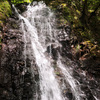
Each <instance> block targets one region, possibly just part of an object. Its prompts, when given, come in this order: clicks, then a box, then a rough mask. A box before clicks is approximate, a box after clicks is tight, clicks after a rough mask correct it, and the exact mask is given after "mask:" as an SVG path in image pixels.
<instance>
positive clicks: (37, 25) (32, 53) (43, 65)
mask: <svg viewBox="0 0 100 100" xmlns="http://www.w3.org/2000/svg"><path fill="white" fill-rule="evenodd" d="M15 11H16V13H17V15H18V16H19V19H20V20H21V30H22V32H23V40H24V53H23V54H24V59H25V68H26V67H27V64H26V63H27V62H26V60H27V58H28V59H29V60H30V62H31V71H32V75H34V68H33V67H34V65H33V61H34V60H35V63H36V65H37V67H38V72H39V85H40V91H41V93H40V99H41V100H69V99H68V98H65V97H64V96H63V93H62V92H63V90H62V86H61V85H60V82H59V81H58V79H57V77H56V74H55V70H54V67H53V66H54V64H53V62H56V63H57V67H58V68H59V69H60V70H61V73H62V74H63V75H64V78H65V80H66V82H67V83H68V84H69V86H70V88H71V92H72V94H73V96H74V97H75V100H82V98H81V96H80V95H81V90H80V89H78V86H77V85H78V84H77V82H76V80H75V79H74V78H73V76H72V75H71V74H70V72H69V69H68V68H67V66H66V67H65V65H64V64H63V62H62V61H61V59H60V58H61V55H60V56H58V58H57V61H56V60H55V61H54V59H53V58H52V45H53V44H54V45H56V46H57V45H58V46H59V45H60V43H59V41H58V40H57V35H58V34H57V33H58V31H59V30H58V29H57V28H56V20H55V15H54V13H53V12H52V11H51V10H50V8H49V7H47V6H46V5H45V3H43V2H38V3H37V2H34V3H33V5H31V6H30V5H29V6H28V7H27V11H26V12H25V14H24V15H23V16H22V15H20V14H18V12H17V10H15ZM47 48H48V49H49V50H47ZM57 52H58V51H57ZM58 54H60V52H59V53H58ZM64 84H65V83H64ZM73 99H74V98H73ZM35 100H37V99H35Z"/></svg>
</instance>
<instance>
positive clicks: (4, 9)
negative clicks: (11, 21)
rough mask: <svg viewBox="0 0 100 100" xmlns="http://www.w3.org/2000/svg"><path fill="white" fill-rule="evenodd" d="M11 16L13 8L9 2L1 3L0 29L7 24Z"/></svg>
mask: <svg viewBox="0 0 100 100" xmlns="http://www.w3.org/2000/svg"><path fill="white" fill-rule="evenodd" d="M10 15H11V7H10V5H9V3H8V1H0V27H2V26H3V24H4V23H5V22H6V19H7V18H8V17H9V16H10Z"/></svg>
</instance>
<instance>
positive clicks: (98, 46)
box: [48, 0, 100, 59]
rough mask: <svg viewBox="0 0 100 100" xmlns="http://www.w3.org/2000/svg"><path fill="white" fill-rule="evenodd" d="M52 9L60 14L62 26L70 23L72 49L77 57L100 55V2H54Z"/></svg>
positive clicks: (58, 0) (79, 0)
mask: <svg viewBox="0 0 100 100" xmlns="http://www.w3.org/2000/svg"><path fill="white" fill-rule="evenodd" d="M48 4H49V5H50V7H51V8H52V9H53V10H54V11H56V12H58V13H59V20H60V21H61V24H62V25H66V24H68V23H70V25H71V28H72V37H73V38H72V44H73V45H72V47H73V49H74V51H75V54H76V56H79V58H80V59H84V58H87V57H90V56H99V55H100V1H99V0H67V1H66V0H53V1H51V2H50V1H48ZM77 54H78V55H77Z"/></svg>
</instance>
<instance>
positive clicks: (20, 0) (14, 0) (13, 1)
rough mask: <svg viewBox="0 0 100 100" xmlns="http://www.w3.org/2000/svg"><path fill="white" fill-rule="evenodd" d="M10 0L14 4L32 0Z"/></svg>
mask: <svg viewBox="0 0 100 100" xmlns="http://www.w3.org/2000/svg"><path fill="white" fill-rule="evenodd" d="M11 2H12V3H13V4H15V5H16V4H19V3H24V2H27V3H31V2H32V0H11Z"/></svg>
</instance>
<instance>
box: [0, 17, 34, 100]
mask: <svg viewBox="0 0 100 100" xmlns="http://www.w3.org/2000/svg"><path fill="white" fill-rule="evenodd" d="M19 23H20V22H19V21H18V20H17V18H9V19H8V23H7V24H6V26H5V27H6V28H5V31H4V35H3V44H2V50H1V52H0V55H2V57H1V62H0V100H27V99H28V100H29V99H30V98H32V94H33V92H32V91H33V90H34V89H33V90H32V88H33V83H34V82H33V81H32V77H31V75H30V72H29V71H27V69H25V67H24V66H25V62H24V56H23V52H22V51H23V44H24V43H23V40H22V33H21V32H20V31H19V26H20V25H19Z"/></svg>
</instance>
